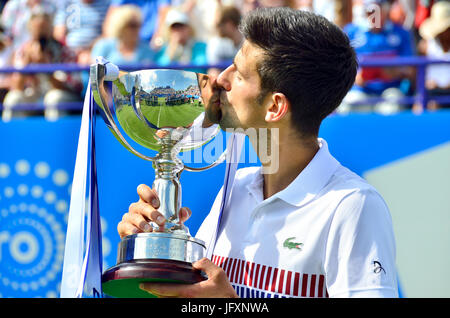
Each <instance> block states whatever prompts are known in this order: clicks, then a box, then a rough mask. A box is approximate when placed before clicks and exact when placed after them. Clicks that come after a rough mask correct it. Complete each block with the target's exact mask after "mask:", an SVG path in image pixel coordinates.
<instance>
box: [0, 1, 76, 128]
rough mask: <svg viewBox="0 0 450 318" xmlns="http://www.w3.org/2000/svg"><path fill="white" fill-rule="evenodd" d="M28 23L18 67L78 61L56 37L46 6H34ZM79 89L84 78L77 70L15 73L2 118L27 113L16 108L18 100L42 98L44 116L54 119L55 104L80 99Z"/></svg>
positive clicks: (4, 104) (16, 64)
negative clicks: (27, 36)
mask: <svg viewBox="0 0 450 318" xmlns="http://www.w3.org/2000/svg"><path fill="white" fill-rule="evenodd" d="M27 26H28V31H29V32H30V39H29V40H28V41H26V42H25V43H24V44H23V45H22V46H21V47H20V48H19V49H18V51H17V52H16V53H15V56H14V59H13V64H14V66H15V67H18V68H19V67H24V66H27V65H29V64H43V63H70V62H72V63H73V62H75V55H74V54H73V53H72V52H71V51H70V50H68V49H67V48H66V47H65V46H63V45H62V44H61V43H59V42H58V41H56V40H55V39H54V38H53V36H52V32H53V25H52V15H51V14H50V13H48V12H47V11H45V8H44V7H35V8H33V10H32V13H31V16H30V20H29V22H28V24H27ZM80 90H81V82H80V80H79V78H78V77H77V76H76V75H75V74H65V73H63V72H55V73H53V74H42V73H40V74H35V75H28V74H23V73H14V74H13V75H12V80H11V90H10V91H9V92H8V93H7V94H6V96H5V99H4V103H3V106H4V110H3V114H2V118H3V120H4V121H8V120H9V119H10V118H11V117H12V116H13V115H14V116H15V117H16V116H17V117H20V116H24V115H27V113H25V112H18V111H14V109H13V108H14V107H16V106H17V105H18V104H22V103H37V102H43V103H44V105H45V117H46V118H47V119H48V120H54V119H56V118H57V117H58V115H59V111H58V110H57V109H56V107H55V106H56V104H58V103H61V102H71V101H77V100H80V99H81V98H80V97H81V96H80V95H79V92H80Z"/></svg>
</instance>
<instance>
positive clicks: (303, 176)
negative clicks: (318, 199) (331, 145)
mask: <svg viewBox="0 0 450 318" xmlns="http://www.w3.org/2000/svg"><path fill="white" fill-rule="evenodd" d="M318 141H319V147H320V148H319V151H318V152H317V153H316V155H315V156H314V158H313V159H312V160H311V161H310V163H309V164H308V165H307V166H306V167H305V169H303V171H302V172H301V173H300V174H299V175H298V176H297V177H296V178H295V179H294V181H292V182H291V183H290V184H289V185H288V186H287V187H286V188H285V189H283V190H282V191H280V192H278V193H276V194H274V195H273V196H272V197H270V198H269V199H267V200H270V201H272V200H274V199H276V198H279V199H281V200H283V201H285V202H287V203H289V204H291V205H295V206H298V207H299V206H301V205H304V204H306V203H307V202H309V201H311V200H312V199H313V198H314V197H315V196H316V195H317V194H318V193H319V192H320V191H321V190H322V189H323V188H324V187H325V185H326V184H327V183H328V181H329V180H330V178H331V176H332V175H333V173H334V172H335V171H336V169H337V168H338V166H339V165H340V163H339V162H338V161H337V160H336V159H335V158H334V157H333V156H332V155H331V154H330V152H329V151H328V144H327V142H326V141H325V140H324V139H322V138H318ZM261 171H262V169H261V168H260V169H259V170H258V171H257V173H256V174H255V177H254V179H253V180H252V182H250V183H249V184H248V185H247V189H248V191H249V192H250V193H251V194H252V195H253V196H254V198H255V199H256V201H257V202H261V201H263V192H262V187H263V176H262V174H261Z"/></svg>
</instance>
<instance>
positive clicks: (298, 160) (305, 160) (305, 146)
mask: <svg viewBox="0 0 450 318" xmlns="http://www.w3.org/2000/svg"><path fill="white" fill-rule="evenodd" d="M277 139H278V140H277ZM270 142H271V143H272V144H271V145H270V149H275V151H278V156H271V158H272V161H273V160H278V162H277V163H276V164H274V162H271V161H269V162H265V161H263V160H262V158H261V152H259V153H258V150H256V149H257V148H256V147H255V145H253V147H254V149H255V151H256V152H257V154H258V157H259V158H260V160H261V162H262V165H263V176H264V183H263V195H264V199H267V198H269V197H271V196H272V195H274V194H275V193H278V192H280V191H281V190H283V189H285V188H286V187H287V186H288V185H289V184H290V183H291V182H292V181H294V179H295V178H296V177H297V176H298V175H299V174H300V173H301V172H302V171H303V169H305V168H306V166H307V165H308V164H309V163H310V162H311V160H312V159H313V158H314V156H315V155H316V153H317V151H318V150H319V143H318V141H317V138H316V137H313V138H309V139H308V140H299V139H298V138H295V137H292V136H281V135H280V136H279V137H278V138H271V141H270ZM271 155H273V153H272V154H271ZM273 167H276V169H274V168H273ZM264 171H266V172H267V173H265V172H264Z"/></svg>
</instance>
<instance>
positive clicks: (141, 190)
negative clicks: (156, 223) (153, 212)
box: [137, 184, 160, 209]
mask: <svg viewBox="0 0 450 318" xmlns="http://www.w3.org/2000/svg"><path fill="white" fill-rule="evenodd" d="M137 193H138V195H139V197H140V198H141V200H143V201H145V202H147V203H149V204H151V205H152V206H153V207H154V208H155V209H157V208H159V204H160V203H159V198H158V195H157V194H156V192H155V191H154V190H152V189H151V188H150V187H149V186H147V185H145V184H140V185H139V186H138V187H137Z"/></svg>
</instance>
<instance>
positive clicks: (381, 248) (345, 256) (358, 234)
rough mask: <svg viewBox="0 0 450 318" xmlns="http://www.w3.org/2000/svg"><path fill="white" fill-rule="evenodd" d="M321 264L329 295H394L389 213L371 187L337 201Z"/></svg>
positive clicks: (393, 267)
mask: <svg viewBox="0 0 450 318" xmlns="http://www.w3.org/2000/svg"><path fill="white" fill-rule="evenodd" d="M324 264H325V271H326V281H327V290H328V294H329V296H330V297H388V298H394V297H398V288H397V273H396V266H395V239H394V233H393V228H392V221H391V216H390V213H389V209H388V208H387V205H386V203H385V202H384V200H383V199H382V198H381V196H380V195H379V194H378V193H377V192H376V191H375V190H374V189H367V190H359V191H357V192H353V193H352V194H349V195H348V196H346V197H345V198H344V199H343V200H342V201H341V203H340V204H339V205H338V207H337V209H336V211H335V214H334V217H333V220H332V222H331V225H330V231H329V236H328V240H327V246H326V253H325V261H324Z"/></svg>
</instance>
